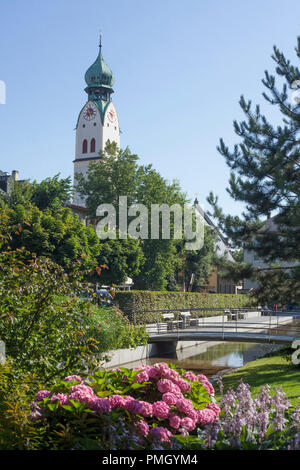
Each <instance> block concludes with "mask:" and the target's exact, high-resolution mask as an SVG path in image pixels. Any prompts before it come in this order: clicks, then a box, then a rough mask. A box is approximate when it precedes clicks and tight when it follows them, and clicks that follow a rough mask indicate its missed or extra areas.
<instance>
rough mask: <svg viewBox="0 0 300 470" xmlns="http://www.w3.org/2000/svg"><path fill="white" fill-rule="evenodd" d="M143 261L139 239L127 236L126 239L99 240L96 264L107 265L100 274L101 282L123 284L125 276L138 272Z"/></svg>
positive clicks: (131, 275) (134, 274)
mask: <svg viewBox="0 0 300 470" xmlns="http://www.w3.org/2000/svg"><path fill="white" fill-rule="evenodd" d="M143 263H144V254H143V251H142V248H141V246H140V242H139V240H135V239H132V238H130V237H129V236H128V238H126V239H120V240H118V239H116V240H106V241H102V242H101V253H100V255H99V256H98V265H99V266H102V265H106V266H107V268H106V269H102V271H101V274H100V275H101V283H102V284H104V285H112V284H117V285H119V284H123V283H124V282H125V281H126V278H127V277H134V276H136V275H138V274H139V273H140V269H141V266H142V265H143Z"/></svg>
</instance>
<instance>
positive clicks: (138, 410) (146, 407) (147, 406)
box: [125, 400, 153, 417]
mask: <svg viewBox="0 0 300 470" xmlns="http://www.w3.org/2000/svg"><path fill="white" fill-rule="evenodd" d="M125 407H126V409H127V410H128V411H129V413H133V414H139V415H142V416H144V417H151V416H152V415H153V409H152V405H151V403H148V402H146V401H140V400H130V401H128V402H127V403H126V405H125Z"/></svg>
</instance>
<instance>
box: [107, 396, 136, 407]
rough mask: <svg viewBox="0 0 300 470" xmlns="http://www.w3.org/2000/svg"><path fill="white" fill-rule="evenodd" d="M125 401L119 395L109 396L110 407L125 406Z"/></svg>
mask: <svg viewBox="0 0 300 470" xmlns="http://www.w3.org/2000/svg"><path fill="white" fill-rule="evenodd" d="M130 398H131V397H130ZM126 402H127V400H126V399H125V398H124V397H122V396H121V395H112V396H111V397H109V403H110V406H111V408H125V405H126Z"/></svg>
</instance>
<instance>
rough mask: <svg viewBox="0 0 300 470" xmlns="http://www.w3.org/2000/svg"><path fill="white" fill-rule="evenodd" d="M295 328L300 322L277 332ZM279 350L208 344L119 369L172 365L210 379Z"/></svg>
mask: <svg viewBox="0 0 300 470" xmlns="http://www.w3.org/2000/svg"><path fill="white" fill-rule="evenodd" d="M295 326H297V327H300V320H299V319H297V320H294V321H293V322H291V323H289V324H287V325H285V326H281V327H279V328H278V331H279V332H280V330H283V329H284V331H285V334H287V331H288V330H290V329H291V331H292V330H293V327H295ZM280 348H282V345H279V344H269V343H267V344H262V343H235V342H220V341H207V342H201V343H199V344H198V345H196V346H191V347H186V348H183V349H179V350H177V351H176V352H174V353H171V354H164V355H162V354H161V355H160V356H159V357H158V356H157V357H149V358H146V359H141V360H140V361H135V362H130V363H129V364H124V365H122V366H123V367H130V368H131V367H136V366H139V365H142V364H149V365H151V364H155V363H157V362H168V363H175V364H177V365H178V367H180V368H182V369H186V370H193V371H197V372H199V373H202V374H205V375H207V376H208V377H210V378H211V379H213V378H214V376H215V375H216V374H218V373H220V372H221V371H223V372H225V371H226V372H227V371H230V370H231V369H234V368H236V367H242V366H243V365H244V364H246V363H247V362H251V361H255V360H256V359H258V358H260V357H263V356H265V355H266V354H268V353H270V352H273V351H276V350H277V349H280Z"/></svg>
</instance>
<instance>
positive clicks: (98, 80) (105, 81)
mask: <svg viewBox="0 0 300 470" xmlns="http://www.w3.org/2000/svg"><path fill="white" fill-rule="evenodd" d="M84 78H85V81H86V84H87V87H86V88H85V91H86V92H87V93H88V95H89V99H91V100H99V99H101V100H104V101H107V100H109V99H110V95H111V93H113V92H114V91H113V89H112V86H113V83H114V76H113V73H112V71H111V69H110V68H109V66H108V65H107V64H106V63H105V62H104V59H103V57H102V44H101V36H100V44H99V54H98V57H97V59H96V60H95V62H94V63H93V64H92V65H91V66H90V67H89V68H88V70H87V71H86V74H85V77H84Z"/></svg>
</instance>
